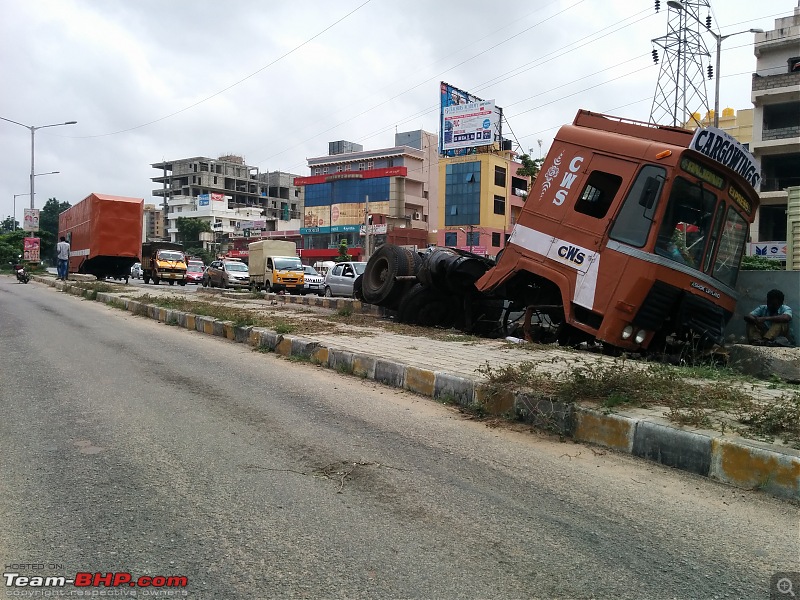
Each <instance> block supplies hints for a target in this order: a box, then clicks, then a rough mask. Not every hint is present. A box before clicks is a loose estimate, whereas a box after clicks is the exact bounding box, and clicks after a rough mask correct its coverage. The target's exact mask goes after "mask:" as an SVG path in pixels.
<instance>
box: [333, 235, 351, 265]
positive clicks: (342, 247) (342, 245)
mask: <svg viewBox="0 0 800 600" xmlns="http://www.w3.org/2000/svg"><path fill="white" fill-rule="evenodd" d="M351 260H353V257H352V256H350V255H349V254H348V253H347V240H342V241H340V242H339V256H337V257H336V258H334V259H333V262H337V263H340V262H350V261H351Z"/></svg>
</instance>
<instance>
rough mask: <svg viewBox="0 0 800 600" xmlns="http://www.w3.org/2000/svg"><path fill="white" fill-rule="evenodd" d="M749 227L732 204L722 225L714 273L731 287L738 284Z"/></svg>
mask: <svg viewBox="0 0 800 600" xmlns="http://www.w3.org/2000/svg"><path fill="white" fill-rule="evenodd" d="M747 229H748V227H747V223H746V222H745V220H744V218H742V216H741V215H740V214H739V213H738V212H737V211H736V210H735V209H734V208H733V207H732V206H729V207H728V215H727V216H726V217H725V224H724V225H723V227H722V235H721V236H720V240H719V251H718V252H717V260H716V261H715V262H714V271H713V274H714V277H716V278H717V279H719V280H720V281H721V282H722V283H724V284H726V285H728V286H730V287H734V286H735V285H736V276H737V275H738V273H739V263H740V262H741V260H742V251H743V250H744V244H745V242H746V241H747Z"/></svg>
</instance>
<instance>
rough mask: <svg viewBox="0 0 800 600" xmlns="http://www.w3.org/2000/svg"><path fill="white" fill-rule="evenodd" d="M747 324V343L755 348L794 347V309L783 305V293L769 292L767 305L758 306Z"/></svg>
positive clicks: (747, 319)
mask: <svg viewBox="0 0 800 600" xmlns="http://www.w3.org/2000/svg"><path fill="white" fill-rule="evenodd" d="M744 320H745V321H746V322H747V343H748V344H752V345H754V346H793V345H794V342H793V340H792V331H791V323H792V309H791V308H789V307H788V306H787V305H786V304H784V303H783V292H782V291H780V290H770V291H769V292H767V303H766V304H762V305H761V306H758V307H756V308H755V310H753V312H751V313H750V314H749V315H745V316H744Z"/></svg>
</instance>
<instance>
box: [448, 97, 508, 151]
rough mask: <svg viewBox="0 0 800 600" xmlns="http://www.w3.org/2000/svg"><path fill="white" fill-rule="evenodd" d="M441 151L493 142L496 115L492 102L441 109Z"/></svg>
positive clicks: (472, 103) (485, 101)
mask: <svg viewBox="0 0 800 600" xmlns="http://www.w3.org/2000/svg"><path fill="white" fill-rule="evenodd" d="M442 118H443V120H444V129H443V130H442V131H443V132H444V134H443V135H442V138H443V139H442V149H443V150H445V151H447V150H455V149H458V148H473V147H475V146H488V145H490V144H492V143H493V141H494V132H495V131H497V118H498V115H497V113H496V112H495V110H494V100H484V101H482V102H470V103H468V104H459V105H455V106H447V107H445V108H444V109H443V117H442Z"/></svg>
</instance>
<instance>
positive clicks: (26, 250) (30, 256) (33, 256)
mask: <svg viewBox="0 0 800 600" xmlns="http://www.w3.org/2000/svg"><path fill="white" fill-rule="evenodd" d="M40 242H41V240H40V239H39V238H36V237H33V238H32V237H26V238H23V239H22V258H23V260H29V261H31V262H39V260H40V258H39V248H40Z"/></svg>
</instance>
